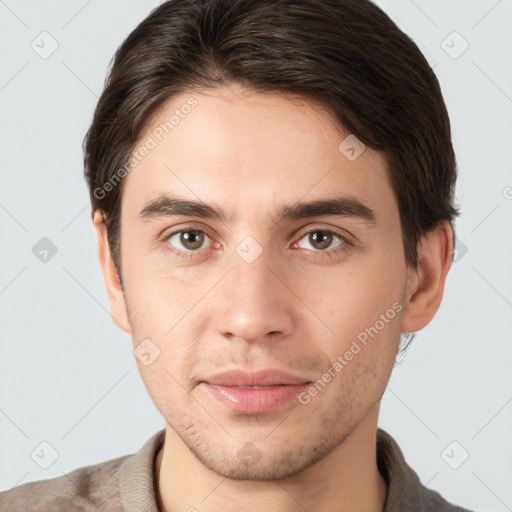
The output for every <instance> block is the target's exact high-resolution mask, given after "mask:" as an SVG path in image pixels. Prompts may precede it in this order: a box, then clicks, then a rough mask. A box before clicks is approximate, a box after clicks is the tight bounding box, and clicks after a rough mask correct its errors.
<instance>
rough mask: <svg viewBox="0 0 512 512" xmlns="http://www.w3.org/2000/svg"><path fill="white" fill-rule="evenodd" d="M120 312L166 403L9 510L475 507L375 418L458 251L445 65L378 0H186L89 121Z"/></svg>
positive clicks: (149, 30) (118, 61) (141, 43)
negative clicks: (437, 68) (436, 478)
mask: <svg viewBox="0 0 512 512" xmlns="http://www.w3.org/2000/svg"><path fill="white" fill-rule="evenodd" d="M85 166H86V177H87V180H88V185H89V188H90V192H91V201H92V213H93V223H94V227H95V230H96V233H97V238H98V247H99V257H100V263H101V267H102V270H103V275H104V278H105V283H106V286H107V291H108V296H109V301H110V307H111V313H112V318H113V320H114V322H115V323H116V324H117V325H118V326H119V327H120V328H121V329H123V330H125V331H126V332H128V333H130V334H131V336H132V338H133V343H134V348H135V352H136V354H138V355H139V356H140V357H139V358H138V360H139V368H140V371H141V374H142V377H143V379H144V382H145V384H146V387H147V390H148V392H149V394H150V396H151V397H152V399H153V401H154V403H155V405H156V406H157V407H158V409H159V411H160V412H161V413H162V416H163V418H164V419H165V422H166V428H165V430H163V431H161V432H158V433H156V434H155V435H154V436H153V437H152V438H151V439H149V440H148V441H147V443H146V444H145V445H144V447H143V448H142V449H141V450H140V451H139V452H138V453H137V454H135V455H130V456H125V457H121V458H118V459H115V460H112V461H107V462H103V463H100V464H97V465H95V466H89V467H85V468H80V469H78V470H76V471H74V472H72V473H70V474H69V475H65V476H63V477H59V478H56V479H52V480H45V481H41V482H34V483H29V484H25V485H23V486H20V487H18V488H15V489H13V490H11V491H8V492H6V493H3V495H0V509H1V510H44V511H46V510H47V511H50V510H51V511H61V510H62V511H64V510H66V511H69V510H108V511H118V510H127V511H134V512H135V511H158V510H160V511H163V512H177V511H190V512H191V511H196V510H197V511H203V510H208V511H211V512H216V511H231V510H233V511H234V510H244V511H261V510H264V511H267V510H268V511H275V512H281V511H296V510H297V511H299V510H308V511H310V512H313V511H331V510H332V511H334V510H340V511H344V512H348V511H365V512H374V511H375V512H377V511H379V512H380V511H386V512H390V511H400V510H403V511H405V510H414V511H436V512H437V511H457V510H458V511H462V510H464V509H462V508H459V507H455V506H453V505H451V504H450V503H448V502H447V501H445V500H444V499H443V498H442V497H441V496H440V495H439V494H438V493H435V492H433V491H430V490H428V489H426V488H425V487H424V486H423V485H422V484H421V482H420V480H419V479H418V477H417V476H416V474H415V473H414V471H413V470H412V469H411V468H410V467H409V466H408V465H407V464H406V462H405V460H404V458H403V456H402V454H401V452H400V449H399V447H398V445H397V444H396V442H395V441H394V440H393V438H392V437H391V436H390V435H389V434H387V433H386V432H384V431H382V430H380V429H378V428H377V422H378V414H379V407H380V401H381V397H382V395H383V393H384V391H385V388H386V384H387V382H388V379H389V377H390V374H391V371H392V368H393V363H394V360H395V356H396V354H397V351H398V350H399V349H400V348H401V347H400V341H401V338H402V339H405V338H407V333H413V332H416V331H419V330H421V329H422V328H423V327H425V326H426V325H427V324H428V323H429V322H430V321H431V320H432V318H433V317H434V315H435V313H436V311H437V309H438V307H439V305H440V302H441V299H442V295H443V290H444V283H445V280H446V276H447V273H448V270H449V268H450V265H451V262H452V255H453V228H452V222H453V219H454V217H455V216H456V215H457V211H456V209H455V208H454V206H453V192H454V185H455V178H456V165H455V157H454V153H453V148H452V144H451V138H450V123H449V119H448V115H447V112H446V108H445V105H444V101H443V98H442V95H441V91H440V89H439V84H438V82H437V79H436V77H435V75H434V73H433V72H432V70H431V69H430V67H429V66H428V64H427V62H426V61H425V59H424V58H423V56H422V54H421V52H420V51H419V50H418V48H417V47H416V46H415V45H414V43H413V42H412V41H411V40H410V39H409V38H408V37H407V36H406V35H405V34H403V33H402V32H401V31H400V30H399V29H398V28H397V27H396V25H395V24H394V23H393V22H392V21H391V20H390V19H389V18H388V17H387V16H386V15H385V14H384V13H383V12H382V11H381V10H380V9H378V8H377V7H376V6H375V5H373V4H372V3H370V2H369V1H367V0H299V1H287V0H282V1H269V0H244V1H233V0H208V1H204V0H193V1H191V0H170V1H169V2H165V3H163V4H162V5H160V6H159V7H158V8H157V9H156V10H155V11H153V12H152V13H151V14H150V16H149V17H148V18H147V19H146V20H144V21H143V22H142V23H141V24H140V25H139V26H138V27H137V28H136V29H135V30H134V31H133V32H132V34H130V36H129V37H128V38H127V39H126V41H125V42H124V43H123V45H122V46H121V47H120V49H119V50H118V52H117V53H116V56H115V61H114V63H113V67H112V69H111V72H110V76H109V79H108V82H107V85H106V88H105V90H104V92H103V94H102V96H101V98H100V100H99V103H98V106H97V109H96V112H95V116H94V120H93V123H92V125H91V128H90V130H89V132H88V134H87V137H86V143H85Z"/></svg>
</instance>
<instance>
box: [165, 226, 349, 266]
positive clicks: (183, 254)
mask: <svg viewBox="0 0 512 512" xmlns="http://www.w3.org/2000/svg"><path fill="white" fill-rule="evenodd" d="M186 232H194V233H202V234H204V235H206V236H207V237H208V238H210V239H211V237H210V236H209V235H208V233H206V232H205V231H203V230H202V229H197V228H193V227H185V228H181V229H178V230H176V231H172V232H171V233H169V234H166V235H165V238H164V241H165V247H166V249H167V250H168V251H170V252H171V253H172V254H173V255H174V256H177V257H178V258H182V259H190V258H194V257H195V255H196V254H197V253H198V252H200V251H202V250H205V249H199V250H196V251H182V250H180V249H176V248H174V247H173V246H171V245H170V244H169V243H168V240H169V239H170V238H171V237H172V236H173V235H176V234H177V233H186ZM311 233H324V234H330V235H334V236H335V237H338V238H339V239H340V240H341V242H342V243H341V244H340V245H338V246H337V247H336V248H334V249H329V250H325V251H321V250H317V251H313V250H311V249H306V250H307V251H310V252H312V253H313V255H312V256H313V258H314V259H317V258H326V257H327V258H329V259H335V258H336V257H337V256H340V255H341V254H343V253H344V252H346V251H347V250H348V249H349V248H350V246H351V245H352V243H351V242H350V240H349V239H348V237H346V236H344V235H342V234H341V233H339V232H338V231H334V230H332V229H322V228H314V229H311V230H309V231H306V232H305V233H303V234H302V235H301V236H300V237H299V239H298V241H297V242H294V243H293V245H294V246H296V245H297V243H298V242H299V241H300V240H302V239H303V238H304V237H306V236H307V235H310V234H311Z"/></svg>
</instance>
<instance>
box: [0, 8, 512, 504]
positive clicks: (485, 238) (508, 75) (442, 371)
mask: <svg viewBox="0 0 512 512" xmlns="http://www.w3.org/2000/svg"><path fill="white" fill-rule="evenodd" d="M378 4H379V5H381V6H382V7H383V8H384V9H385V10H386V11H387V12H388V13H389V14H390V16H391V17H392V18H393V19H394V20H395V21H396V22H397V24H398V25H399V26H400V27H401V28H402V29H403V30H404V31H405V32H406V33H408V34H409V35H410V36H411V37H412V38H413V39H414V40H415V41H416V43H417V44H418V45H419V47H420V48H421V49H422V51H423V52H424V53H425V55H426V56H427V58H428V60H429V62H430V63H431V65H432V66H433V67H434V69H435V72H436V74H437V76H438V78H439V80H440V82H441V87H442V89H443V93H444V96H445V99H446V102H447V104H448V108H449V111H450V116H451V120H452V126H453V142H454V145H455V150H456V153H457V158H458V166H459V173H460V177H459V182H458V187H457V200H458V202H459V203H460V204H461V205H462V215H461V217H460V218H459V219H458V221H457V224H456V229H457V237H458V254H457V262H456V263H455V264H454V266H453V267H452V269H451V271H450V274H449V277H448V282H447V287H446V293H445V298H444V301H443V304H442V307H441V309H440V311H439V313H438V315H437V316H436V318H435V319H434V321H433V322H432V323H431V324H430V325H429V326H428V327H427V328H426V329H425V330H424V331H422V332H421V333H420V334H418V335H417V336H416V339H415V340H414V342H413V345H412V346H411V347H410V348H409V351H408V354H407V355H406V357H405V358H404V359H403V361H402V362H401V363H400V365H398V366H397V368H396V369H395V371H394V373H393V376H392V378H391V381H390V383H389V387H388V390H387V391H386V394H385V397H384V400H383V403H382V413H381V419H380V426H381V427H382V428H384V429H386V430H388V431H389V432H390V433H391V434H392V435H393V436H394V437H395V438H396V439H397V441H398V442H399V444H400V445H401V447H402V449H403V451H404V454H405V456H406V459H407V461H408V462H409V463H410V464H411V466H412V467H413V468H414V469H415V470H416V471H417V473H418V475H419V476H420V478H421V480H422V482H423V483H425V484H426V485H428V486H429V487H431V488H433V489H436V490H438V491H439V492H441V493H442V494H443V495H444V496H445V497H446V498H447V499H449V500H451V501H453V502H455V503H457V504H461V505H464V506H466V507H469V508H473V509H476V510H478V511H505V510H512V486H511V485H510V483H511V482H512V437H511V432H512V428H511V426H512V371H511V363H512V343H511V341H512V340H511V338H512V336H511V332H512V314H511V312H512V286H511V285H512V276H511V274H512V266H511V265H510V261H511V254H512V236H511V233H512V173H511V161H512V155H511V142H512V126H511V120H512V66H511V62H512V31H511V30H510V26H511V25H512V0H501V1H496V0H481V1H467V0H464V1H463V0H460V1H455V0H449V1H447V0H442V1H441V0H437V1H427V0H415V1H413V0H381V1H380V2H378ZM155 5H157V2H154V1H153V2H151V1H146V2H143V1H135V0H130V1H124V2H122V3H121V2H114V1H112V0H108V1H106V0H103V1H101V2H100V1H99V0H89V1H85V0H68V1H66V2H63V1H61V2H57V1H49V0H48V1H45V2H40V1H39V2H37V1H35V0H34V1H28V0H25V1H17V2H16V1H14V0H7V1H0V20H1V21H0V23H1V27H0V58H1V75H0V105H1V117H0V129H1V133H0V136H1V143H2V150H1V153H0V165H1V177H0V180H1V183H0V215H1V227H2V229H1V237H2V238H1V249H0V257H1V265H0V307H1V336H2V337H1V341H2V343H1V357H0V386H1V387H0V429H1V436H0V465H1V466H0V490H5V489H8V488H11V487H13V486H15V485H17V484H20V483H25V482H29V481H31V480H39V479H43V478H50V477H55V476H60V475H62V474H63V473H66V472H69V471H70V470H72V469H75V468H77V467H80V466H84V465H89V464H93V463H97V462H100V461H104V460H107V459H111V458H114V457H118V456H121V455H125V454H128V453H133V452H135V451H137V450H138V449H139V448H140V447H141V446H142V444H143V443H144V442H145V441H146V440H147V439H148V438H149V436H150V435H152V434H153V433H154V432H155V431H156V430H159V429H161V428H163V427H164V422H163V419H162V418H161V417H160V414H159V413H158V411H157V410H156V408H155V407H154V405H153V403H152V402H151V399H150V398H149V396H148V395H147V392H146V390H145V388H144V385H143V383H142V380H141V378H140V377H139V373H138V370H137V367H136V364H135V359H134V356H133V354H132V344H131V339H130V338H129V336H128V335H126V334H124V333H122V332H120V331H118V330H117V329H116V328H115V327H114V325H113V324H112V322H111V320H110V316H109V313H108V303H107V297H106V292H105V290H104V285H103V281H102V277H101V273H100V268H99V264H98V262H97V256H96V246H95V243H96V242H95V238H94V234H93V227H92V223H91V221H90V211H89V201H88V194H87V189H86V185H85V182H84V180H83V178H82V148H81V143H82V139H83V136H84V134H85V131H86V130H87V128H88V126H89V123H90V121H91V116H92V112H93V109H94V107H95V104H96V102H97V98H98V96H99V94H100V92H101V90H102V85H103V81H104V78H105V74H106V70H107V66H108V63H109V60H110V58H111V56H112V55H113V53H114V51H115V49H116V48H117V46H118V45H119V44H120V42H121V41H122V40H123V38H124V37H125V36H126V35H127V34H128V33H129V31H130V30H131V29H133V28H134V27H135V25H136V24H137V23H138V22H139V21H140V20H141V19H142V18H143V17H144V16H145V15H146V14H147V13H148V12H149V11H150V9H151V8H152V7H153V6H155ZM44 31H46V32H48V34H50V35H40V34H41V33H42V32H44ZM454 31H455V32H457V34H453V32H454ZM466 42H467V43H466ZM55 44H58V48H57V49H56V50H55V51H54V52H53V53H52V54H51V55H48V53H50V51H51V50H52V45H55ZM466 44H468V45H469V46H468V48H467V49H466V50H465V51H464V52H463V53H461V52H462V50H464V48H465V46H466ZM43 57H46V58H43ZM42 237H47V238H49V239H50V240H51V242H52V243H53V244H54V245H55V246H56V248H57V253H56V254H55V255H53V256H52V253H51V251H50V252H49V253H48V254H47V256H46V259H47V261H46V262H43V261H40V259H38V257H36V255H34V254H33V252H32V248H33V247H34V245H35V244H37V243H38V242H39V241H40V239H41V238H42ZM40 243H43V244H44V242H40ZM36 247H39V246H36ZM39 250H41V249H39ZM36 252H37V251H36ZM43 255H44V253H43V254H39V257H43ZM42 442H45V443H49V445H51V447H50V446H48V445H47V444H43V445H41V444H40V443H42ZM454 442H455V444H452V443H454ZM53 450H55V451H53ZM31 454H32V455H31ZM466 454H467V455H468V458H467V460H464V458H465V457H466ZM55 457H57V458H56V459H55ZM54 459H55V460H54ZM41 466H49V467H48V468H47V469H43V468H42V467H41ZM454 467H457V468H456V469H454Z"/></svg>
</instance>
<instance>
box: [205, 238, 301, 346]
mask: <svg viewBox="0 0 512 512" xmlns="http://www.w3.org/2000/svg"><path fill="white" fill-rule="evenodd" d="M280 263H281V262H279V260H278V257H277V256H276V258H274V255H273V251H272V250H271V249H270V248H264V247H263V246H261V245H260V244H259V243H258V242H257V241H256V240H255V239H254V238H253V237H251V236H248V237H246V238H245V239H244V240H242V242H241V243H240V244H239V245H238V246H237V247H236V249H235V251H233V254H232V255H231V261H230V264H229V266H230V268H231V271H230V272H229V273H228V275H227V276H226V278H225V279H224V280H223V282H222V283H221V286H220V287H218V289H217V293H220V294H221V295H222V297H219V299H220V300H219V302H218V303H219V304H220V306H219V310H218V311H216V312H215V315H216V324H217V330H218V332H219V333H221V334H223V335H225V336H228V337H237V338H241V339H244V340H246V341H257V340H258V339H263V338H264V337H265V336H266V335H267V334H270V333H273V334H277V333H279V334H281V335H285V334H288V333H289V332H290V331H291V329H292V327H293V316H292V310H291V306H292V305H291V303H290V292H289V291H288V290H287V288H286V286H284V284H283V283H282V282H281V279H283V278H278V277H276V274H277V276H279V273H280V271H279V270H278V269H280V268H282V265H281V264H280ZM283 277H284V276H283ZM283 281H284V279H283Z"/></svg>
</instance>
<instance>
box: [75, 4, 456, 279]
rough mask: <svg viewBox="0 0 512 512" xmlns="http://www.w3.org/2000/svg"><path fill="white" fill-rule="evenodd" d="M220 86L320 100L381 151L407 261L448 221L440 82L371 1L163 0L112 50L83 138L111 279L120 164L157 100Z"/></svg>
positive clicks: (450, 165) (447, 145) (450, 186)
mask: <svg viewBox="0 0 512 512" xmlns="http://www.w3.org/2000/svg"><path fill="white" fill-rule="evenodd" d="M229 82H237V83H240V84H242V85H243V86H246V87H247V88H250V89H254V90H258V91H265V92H284V93H292V94H294V95H298V96H300V97H304V98H308V99H312V100H315V101H317V102H320V103H321V104H322V105H324V106H325V107H327V109H328V110H329V111H330V112H331V113H332V114H333V115H334V117H335V118H336V119H337V120H338V121H339V122H340V123H341V124H342V125H343V126H344V127H345V128H346V129H347V130H349V131H350V132H351V133H353V134H355V135H356V136H357V137H358V138H359V139H360V140H361V141H362V142H363V143H364V144H365V145H367V146H369V147H371V148H373V149H376V150H382V151H383V152H384V154H385V155H386V157H387V161H388V163H389V168H390V180H391V186H392V188H393V190H394V192H395V195H396V198H397V202H398V207H399V212H400V219H401V225H402V234H403V243H404V252H405V258H406V261H407V263H408V264H409V265H412V266H414V267H416V266H417V244H418V242H419V240H420V237H421V236H422V235H423V234H425V233H426V232H427V231H429V230H430V229H432V228H433V227H435V226H436V224H437V223H438V222H439V221H441V220H447V221H449V222H450V225H451V226H452V229H453V224H452V222H453V219H454V217H455V216H456V215H458V211H457V210H456V208H455V207H454V206H453V195H454V187H455V180H456V162H455V155H454V151H453V147H452V143H451V134H450V121H449V117H448V113H447V110H446V106H445V103H444V100H443V97H442V94H441V90H440V86H439V82H438V80H437V78H436V76H435V74H434V72H433V71H432V69H431V68H430V66H429V64H428V63H427V61H426V59H425V58H424V56H423V54H422V53H421V51H420V50H419V49H418V47H417V46H416V44H415V43H414V42H413V41H412V40H411V39H410V38H409V37H408V36H407V35H406V34H404V33H403V32H402V31H401V30H400V29H399V28H398V27H397V25H396V24H395V23H394V22H393V21H392V20H391V19H390V18H389V17H388V16H387V15H386V14H385V13H384V12H383V11H382V10H381V9H380V8H378V7H377V6H376V5H374V4H373V3H372V2H370V1H369V0H169V1H167V2H164V3H163V4H161V5H160V6H159V7H157V8H156V9H155V10H153V11H152V12H151V13H150V15H149V16H148V17H147V18H146V19H145V20H143V21H142V22H141V23H140V24H139V25H138V26H137V27H136V28H135V30H133V32H132V33H131V34H130V35H129V36H128V37H127V38H126V40H125V41H124V42H123V43H122V45H121V46H120V47H119V49H118V50H117V52H116V54H115V57H114V60H113V64H112V66H111V69H110V72H109V76H108V79H107V82H106V86H105V89H104V91H103V93H102V95H101V98H100V99H99V102H98V105H97V108H96V111H95V114H94V119H93V122H92V124H91V127H90V129H89V131H88V133H87V135H86V138H85V140H84V152H85V159H84V160H85V176H86V179H87V182H88V186H89V190H90V196H91V202H92V209H93V211H95V210H98V209H99V210H101V211H102V212H103V214H104V218H105V223H106V226H107V233H108V241H109V245H110V248H111V252H112V256H113V259H114V262H115V264H116V267H117V269H118V272H119V275H120V270H121V269H120V240H119V234H120V211H121V198H122V188H123V187H122V185H123V180H122V179H120V176H121V177H122V175H124V173H121V175H120V174H119V170H123V169H125V170H126V165H127V162H128V160H129V157H130V155H131V152H132V151H133V149H134V148H135V146H136V144H137V142H138V140H139V139H140V137H141V136H142V135H143V131H144V128H145V126H146V125H147V123H148V120H149V119H150V117H151V116H152V115H153V114H155V113H156V111H157V109H158V108H159V107H160V106H162V104H163V103H164V102H165V101H167V100H169V99H170V98H172V97H173V96H174V95H176V94H178V93H181V92H183V91H184V90H185V89H187V90H189V89H193V90H195V89H197V90H199V89H202V88H211V87H215V86H220V85H222V84H227V83H229ZM116 179H117V180H118V181H119V185H118V186H116V185H117V182H116V181H115V180H116ZM109 184H110V185H109ZM107 192H108V193H107Z"/></svg>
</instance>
